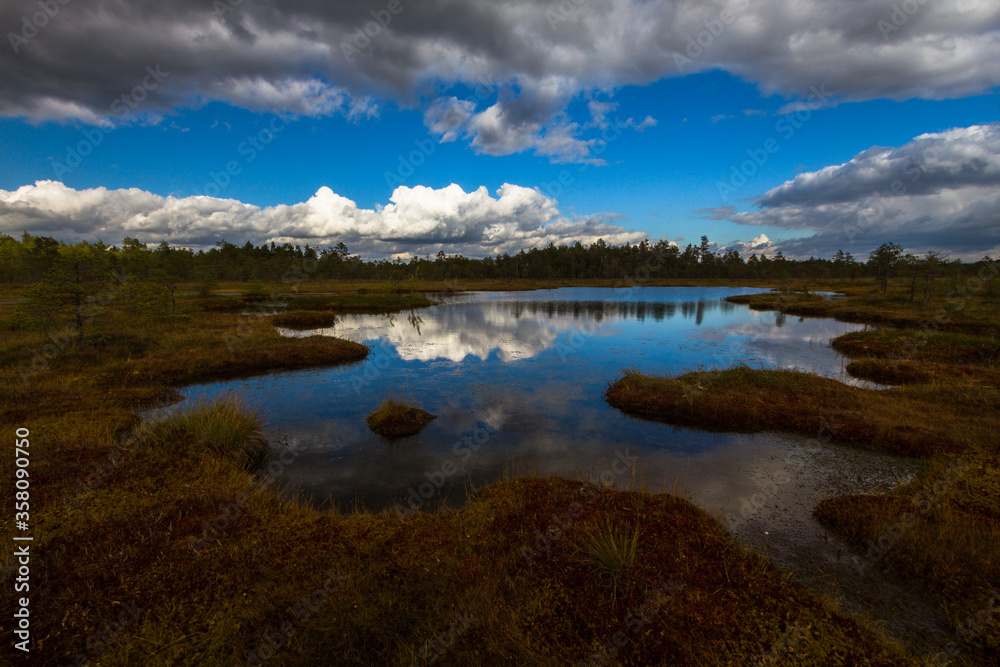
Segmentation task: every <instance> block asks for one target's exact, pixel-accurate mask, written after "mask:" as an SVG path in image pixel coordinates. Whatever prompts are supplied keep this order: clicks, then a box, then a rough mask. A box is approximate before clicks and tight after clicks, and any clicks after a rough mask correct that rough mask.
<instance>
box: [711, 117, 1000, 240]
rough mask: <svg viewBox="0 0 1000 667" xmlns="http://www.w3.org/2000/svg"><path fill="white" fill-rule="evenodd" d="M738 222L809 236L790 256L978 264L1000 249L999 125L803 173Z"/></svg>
mask: <svg viewBox="0 0 1000 667" xmlns="http://www.w3.org/2000/svg"><path fill="white" fill-rule="evenodd" d="M758 204H759V209H758V210H755V211H749V212H742V213H735V214H733V215H731V216H729V219H730V220H732V221H733V222H737V223H739V224H744V225H767V226H771V227H779V228H784V229H794V230H800V231H803V232H810V233H811V235H810V236H808V237H806V238H798V239H794V240H790V241H785V242H783V243H780V244H778V245H779V246H780V247H781V249H782V250H784V252H785V253H786V254H788V255H794V256H808V255H820V256H827V255H830V254H832V253H833V252H835V251H836V250H837V249H840V248H843V249H845V250H849V251H852V252H854V253H855V254H858V251H859V250H867V249H869V248H871V247H874V246H877V245H879V244H880V243H882V242H884V241H893V242H896V243H900V244H901V245H903V246H904V247H906V248H907V249H911V250H913V251H915V252H926V251H927V250H930V249H937V250H945V251H948V252H950V253H952V254H953V255H954V256H958V257H979V256H982V254H983V253H984V252H996V248H997V247H998V246H1000V214H998V211H1000V123H992V124H988V125H973V126H971V127H960V128H953V129H950V130H947V131H944V132H936V133H930V134H922V135H920V136H918V137H916V138H914V139H913V140H912V141H910V142H908V143H906V144H904V145H902V146H899V147H895V148H886V147H881V146H875V147H872V148H870V149H868V150H866V151H863V152H861V153H859V154H858V155H856V156H854V158H852V159H851V160H849V161H848V162H845V163H843V164H839V165H833V166H829V167H825V168H823V169H820V170H819V171H814V172H808V173H802V174H799V175H798V176H796V177H795V178H794V179H792V180H790V181H786V182H785V183H783V184H782V185H780V186H778V187H776V188H773V189H771V190H769V191H768V192H766V193H764V194H763V195H762V196H761V197H760V198H759V199H758Z"/></svg>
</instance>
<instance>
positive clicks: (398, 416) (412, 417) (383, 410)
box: [365, 396, 437, 439]
mask: <svg viewBox="0 0 1000 667" xmlns="http://www.w3.org/2000/svg"><path fill="white" fill-rule="evenodd" d="M436 418H437V415H432V414H431V413H429V412H427V411H425V410H421V409H420V408H418V407H415V406H412V405H407V404H406V403H404V402H403V401H401V400H399V399H397V398H393V397H392V396H389V397H387V398H385V399H383V401H382V402H381V403H379V406H378V407H377V408H376V409H375V410H373V411H372V412H370V413H369V414H368V416H367V417H366V418H365V421H366V422H367V423H368V428H370V429H371V430H372V431H374V432H375V433H377V434H379V435H381V436H382V437H385V438H391V439H394V438H404V437H406V436H410V435H416V434H417V433H420V431H422V430H423V428H424V427H425V426H427V424H429V423H431V421H433V420H434V419H436Z"/></svg>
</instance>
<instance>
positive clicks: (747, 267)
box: [0, 233, 997, 292]
mask: <svg viewBox="0 0 1000 667" xmlns="http://www.w3.org/2000/svg"><path fill="white" fill-rule="evenodd" d="M996 261H997V260H993V259H991V258H989V257H985V258H983V259H982V260H980V261H979V262H974V263H964V262H961V261H959V260H949V259H948V258H947V257H946V256H944V255H942V254H940V253H937V252H930V253H928V254H926V255H923V256H914V255H911V254H908V253H904V252H903V249H902V248H901V247H900V246H899V245H897V244H894V243H885V244H883V245H882V246H880V247H879V248H877V249H876V250H874V251H872V252H871V253H870V254H869V256H868V257H866V258H864V259H863V260H859V259H857V258H855V257H853V256H852V255H851V254H850V253H848V252H844V251H842V250H839V251H837V253H836V254H835V255H834V256H833V257H830V258H813V257H810V258H809V259H802V260H794V259H788V258H785V257H784V256H783V255H782V253H780V252H778V253H776V254H774V255H772V256H770V257H769V256H767V255H765V254H763V253H761V254H759V255H758V254H751V255H750V256H749V257H743V256H741V255H740V254H739V253H738V252H736V251H734V250H727V251H725V252H721V253H720V252H713V251H712V250H711V244H710V243H709V240H708V238H707V237H704V236H703V237H701V243H700V245H693V244H689V245H688V246H687V247H685V248H679V247H677V246H675V245H672V244H670V243H668V242H666V241H659V242H657V243H651V242H650V241H643V242H641V243H637V244H625V245H620V246H613V245H608V244H607V243H605V242H604V241H603V240H598V241H597V242H596V243H593V244H591V245H583V244H581V243H576V244H574V245H559V246H555V245H549V246H547V247H544V248H532V249H531V250H527V251H524V250H522V251H521V252H518V253H516V254H507V253H503V254H500V255H495V256H490V257H485V258H483V259H470V258H468V257H463V256H461V255H446V254H445V253H444V252H439V253H438V254H437V255H436V256H425V257H413V258H411V259H409V260H408V261H404V260H401V259H396V260H389V259H380V260H364V259H362V258H360V257H359V256H357V255H355V254H352V253H351V252H350V250H349V249H348V248H347V246H346V245H344V244H343V243H338V244H336V245H331V246H329V247H323V248H319V247H312V246H310V245H308V244H307V245H305V246H299V245H292V244H289V243H285V244H282V245H276V244H274V243H271V244H264V245H259V246H255V245H253V244H252V243H250V242H247V243H245V244H244V245H242V246H239V245H236V244H233V243H229V242H226V241H219V242H218V243H217V244H216V245H215V247H213V248H210V249H208V250H199V251H197V252H195V251H192V250H190V249H187V248H177V247H171V246H170V245H169V244H168V243H167V242H166V241H164V242H162V243H160V244H159V245H156V246H154V247H147V246H146V244H144V243H142V242H141V241H140V240H139V239H135V238H125V239H124V240H123V242H122V244H121V245H120V246H108V245H106V244H104V243H101V242H97V243H88V242H86V241H83V242H80V243H75V244H67V243H62V242H60V241H57V240H55V239H53V238H50V237H47V236H31V235H30V234H28V233H25V234H23V235H22V236H21V238H20V239H16V238H14V237H12V236H9V235H6V234H0V282H4V283H19V284H32V283H37V282H40V281H43V280H49V281H57V282H66V281H70V282H79V280H81V279H83V280H84V281H85V282H89V281H90V280H101V279H102V277H104V278H106V279H114V277H115V276H117V277H118V278H119V279H124V277H125V276H128V277H130V278H133V279H137V280H140V281H146V282H153V283H161V284H163V285H165V286H167V287H168V289H169V291H170V292H173V288H174V286H176V284H178V283H193V284H195V285H196V286H199V291H204V292H207V291H210V290H211V287H212V285H213V284H215V283H217V282H222V281H238V282H247V281H260V282H266V283H277V282H281V281H286V282H287V281H289V280H295V281H302V280H311V279H316V280H331V279H333V280H338V279H339V280H381V281H393V282H399V283H404V282H409V283H410V284H411V285H412V284H413V283H415V282H416V281H419V280H443V281H459V280H476V279H493V280H510V279H528V280H537V279H553V278H554V279H568V280H574V279H580V280H583V279H605V280H614V281H619V282H621V283H623V284H633V283H634V284H641V283H642V282H644V281H647V280H651V279H652V280H658V279H677V278H682V279H684V278H714V279H763V280H795V281H799V282H801V281H813V282H815V281H818V280H824V279H845V280H857V279H860V278H874V279H876V280H877V281H878V282H879V283H880V284H881V285H882V286H883V288H884V286H885V282H886V281H887V280H888V279H889V277H890V276H892V277H902V276H905V277H909V278H910V279H911V281H912V287H913V289H914V290H917V289H918V287H920V286H921V285H922V284H924V283H927V284H929V283H930V282H932V281H933V280H934V279H935V278H937V277H948V278H954V279H955V280H958V279H959V278H960V277H961V276H962V274H963V273H966V272H969V271H974V270H976V268H977V267H979V268H981V265H983V264H987V265H989V267H990V269H991V272H992V271H993V269H995V266H996V265H995V262H996Z"/></svg>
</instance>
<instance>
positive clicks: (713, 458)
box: [184, 287, 910, 516]
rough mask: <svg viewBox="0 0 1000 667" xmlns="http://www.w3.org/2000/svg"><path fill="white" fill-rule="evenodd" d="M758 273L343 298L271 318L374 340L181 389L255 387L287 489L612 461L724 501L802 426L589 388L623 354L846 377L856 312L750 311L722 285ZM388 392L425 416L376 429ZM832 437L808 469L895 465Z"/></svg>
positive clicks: (846, 471)
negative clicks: (683, 410) (618, 402)
mask: <svg viewBox="0 0 1000 667" xmlns="http://www.w3.org/2000/svg"><path fill="white" fill-rule="evenodd" d="M757 291H760V290H756V289H734V288H683V287H646V288H628V289H601V288H566V289H558V290H539V291H533V292H479V293H463V294H458V295H452V296H448V295H439V296H438V297H437V298H439V299H440V300H441V302H440V303H439V305H437V306H434V307H432V308H427V309H422V310H418V311H413V312H410V313H402V314H395V315H346V316H343V317H341V318H340V319H339V321H338V322H337V323H336V324H335V326H333V327H331V328H329V329H323V330H319V331H306V332H302V331H291V330H283V333H284V334H285V335H290V336H303V335H315V334H316V333H320V334H323V335H334V336H340V337H343V338H348V339H351V340H356V341H359V342H364V343H366V344H367V345H369V346H370V347H371V348H372V353H371V354H370V355H369V357H368V359H366V360H365V361H364V362H361V363H358V364H352V365H349V366H342V367H337V368H322V369H309V370H302V371H293V372H285V373H276V374H270V375H263V376H257V377H253V378H247V379H238V380H232V381H227V382H216V383H211V384H204V385H197V386H192V387H188V388H187V389H185V390H184V394H185V395H187V396H188V397H191V398H211V397H214V396H216V395H218V394H221V393H223V392H228V391H235V392H238V393H240V394H241V395H242V396H244V397H246V398H249V399H250V400H251V401H252V402H254V403H256V404H258V405H260V406H261V408H263V410H264V412H265V413H266V415H267V420H268V424H269V428H270V429H271V435H272V438H273V439H274V440H277V439H278V438H279V437H281V436H287V437H288V438H290V439H292V440H293V441H295V442H296V443H297V449H296V455H295V459H294V461H292V462H291V464H290V465H287V466H284V467H283V472H282V477H281V481H282V484H283V487H284V490H285V492H287V493H289V494H294V495H298V496H299V497H303V498H306V499H308V500H310V501H312V502H314V503H315V504H317V505H320V506H330V505H333V506H337V507H339V508H341V509H352V508H355V507H364V508H367V509H369V510H379V509H383V508H388V507H396V508H397V509H401V510H403V511H408V510H410V509H412V508H414V507H420V508H422V509H428V508H432V507H436V506H438V505H440V504H441V503H442V502H445V501H446V502H448V503H450V504H452V505H460V504H462V502H463V501H464V499H465V495H466V490H467V487H468V485H469V484H470V483H471V484H472V485H473V486H474V487H480V486H483V485H485V484H488V483H490V482H493V481H497V480H498V479H502V478H503V477H504V475H505V474H511V473H516V474H558V475H563V476H568V477H574V478H586V479H592V480H600V479H601V476H602V475H606V474H611V475H612V478H611V479H608V478H607V477H605V480H604V481H606V482H609V483H613V484H614V485H615V486H617V487H619V488H623V487H625V486H628V485H630V484H631V485H635V484H638V483H642V484H643V485H644V486H645V488H647V489H648V490H650V491H661V490H673V491H675V492H682V493H685V494H687V495H688V496H690V497H692V498H693V499H695V500H696V501H697V502H699V503H700V504H701V505H702V506H703V507H705V508H706V509H708V510H709V511H711V512H713V513H715V514H717V515H719V516H722V515H723V514H724V513H725V512H727V511H731V510H732V507H734V506H736V505H737V504H738V503H739V502H740V500H741V499H743V498H745V497H747V496H749V495H752V494H753V493H755V492H756V488H757V486H756V485H757V482H755V481H754V480H755V474H756V473H754V472H753V471H756V470H762V469H764V468H765V467H766V465H767V463H766V462H767V461H770V460H772V459H774V458H775V457H777V458H779V459H780V458H782V457H784V456H787V455H788V453H789V452H793V451H801V452H804V451H807V449H808V447H806V445H805V443H808V439H807V438H801V437H798V436H789V435H778V434H759V435H746V434H725V433H709V432H704V431H700V430H695V429H685V428H674V427H671V426H667V425H664V424H659V423H651V422H647V421H643V420H636V419H632V418H629V417H627V416H625V415H623V414H622V413H620V412H619V411H617V410H615V409H613V408H611V407H609V406H608V405H607V404H606V403H605V402H604V400H603V398H602V392H603V390H604V389H605V388H606V386H607V385H608V383H609V382H611V381H614V380H615V379H617V378H618V377H620V376H621V373H622V370H623V369H625V368H629V367H635V368H640V369H642V370H644V371H648V372H656V373H664V372H668V373H681V372H684V371H687V370H694V369H697V368H701V367H704V368H713V367H726V366H730V365H732V364H734V363H748V364H750V365H751V366H756V367H762V368H795V369H800V370H806V371H812V372H815V373H819V374H821V375H825V376H829V377H835V378H838V379H841V380H843V381H851V379H850V378H849V377H847V376H846V374H845V373H844V371H843V366H844V359H843V358H842V357H841V356H840V355H838V354H837V353H836V352H835V351H834V350H833V349H832V348H831V347H830V346H829V344H828V342H829V340H830V339H831V338H833V337H835V336H838V335H840V334H843V333H846V332H849V331H856V330H859V329H860V328H862V327H861V326H860V325H855V324H846V323H840V322H835V321H833V320H827V319H802V318H797V317H785V316H781V315H777V314H775V313H761V312H756V311H751V310H749V309H748V308H746V307H745V306H740V305H734V304H730V303H727V302H725V301H724V300H723V297H725V296H728V295H731V294H746V293H753V292H757ZM390 393H391V394H393V395H397V396H399V395H401V396H403V397H405V398H407V399H409V400H411V401H414V402H416V403H418V404H419V405H420V406H421V407H423V408H424V409H425V410H428V411H430V412H431V413H433V414H436V415H437V416H438V417H437V419H436V420H434V421H433V422H431V423H430V425H429V426H428V427H427V428H426V429H425V430H424V431H423V432H422V433H420V434H419V435H417V436H414V437H411V438H405V439H403V440H399V441H396V442H394V443H389V442H387V441H385V440H383V439H382V438H380V437H379V436H376V435H375V434H373V433H371V432H370V431H369V430H368V428H367V425H366V424H365V421H364V417H365V415H366V414H367V413H368V412H369V411H371V410H372V409H374V408H375V407H376V406H377V405H378V403H379V401H380V400H381V399H382V398H384V397H385V396H387V395H389V394H390ZM834 449H835V450H837V451H841V450H842V452H843V454H842V455H841V456H839V457H835V458H836V460H831V461H826V462H825V463H823V464H819V463H817V464H815V465H813V464H810V465H811V466H812V467H815V468H816V469H817V470H816V472H815V473H814V474H816V475H826V476H827V477H830V476H837V475H848V476H852V475H853V476H852V477H851V478H852V479H854V478H856V477H857V475H858V474H861V475H862V476H864V477H865V478H868V477H869V476H871V477H872V478H873V479H878V480H882V481H883V482H884V483H883V484H882V486H887V485H889V486H891V484H892V483H893V480H895V479H896V478H897V477H899V476H901V475H904V474H906V473H907V472H910V471H909V469H908V468H907V466H906V465H905V464H903V463H902V462H901V461H899V460H898V459H895V458H892V457H886V456H882V455H876V454H872V453H861V452H857V451H855V450H853V449H849V448H836V447H835V448H834ZM275 455H276V456H277V453H276V454H275ZM814 458H815V457H814ZM616 459H619V460H626V459H627V460H628V462H629V471H628V473H627V474H617V472H616V470H620V469H621V468H622V466H623V464H618V465H617V467H615V466H614V462H615V460H616ZM287 460H288V453H287V452H286V453H285V461H286V462H287ZM855 468H856V469H857V470H854V469H855ZM609 470H610V471H611V472H610V473H608V471H609ZM785 495H787V494H779V496H780V497H784V496H785ZM810 509H811V506H810Z"/></svg>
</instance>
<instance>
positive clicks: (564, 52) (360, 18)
mask: <svg viewBox="0 0 1000 667" xmlns="http://www.w3.org/2000/svg"><path fill="white" fill-rule="evenodd" d="M41 1H42V2H44V3H46V6H49V7H55V8H56V10H57V11H55V12H54V15H53V16H51V17H48V16H46V15H45V12H44V11H43V9H42V8H41V7H42V5H40V4H39V0H31V1H29V0H14V1H13V2H10V1H9V2H5V3H3V4H2V6H0V30H2V31H3V34H4V35H5V37H6V38H5V42H6V43H5V44H2V45H0V47H2V48H0V114H4V115H15V116H24V117H28V118H30V119H32V120H36V121H37V120H45V119H66V118H79V119H82V120H84V121H85V122H90V123H98V122H101V120H102V119H104V118H108V117H111V118H114V117H115V115H114V113H113V112H112V111H111V109H110V105H111V103H112V102H113V101H114V100H115V99H116V98H120V97H121V95H123V94H127V93H128V91H130V90H132V89H133V87H135V86H136V85H138V84H139V83H140V82H141V80H142V77H143V76H144V71H145V68H146V67H147V66H156V65H159V66H160V67H161V68H162V69H163V70H164V71H166V72H169V77H168V79H167V80H166V81H165V82H164V84H163V85H162V86H159V87H158V88H156V89H155V90H153V91H150V92H149V94H148V99H146V100H144V102H143V104H142V105H141V109H142V110H143V111H144V112H145V113H146V114H150V113H152V114H155V113H166V112H169V111H170V110H172V109H176V108H179V107H184V106H188V105H199V104H202V103H204V102H206V101H209V100H221V101H224V102H228V103H230V104H234V105H236V106H240V107H245V108H250V109H256V110H261V111H273V112H277V111H291V112H295V113H302V114H309V115H327V114H334V113H344V114H361V115H365V114H370V113H373V112H374V111H375V107H374V106H373V104H372V101H371V100H372V99H377V100H393V101H394V102H402V103H403V104H407V105H413V106H417V107H421V108H426V107H427V106H428V105H429V104H431V103H432V102H433V101H434V99H436V98H437V96H438V93H437V92H436V91H440V90H441V89H448V88H449V87H450V86H452V85H454V84H458V83H461V84H465V85H468V86H471V87H477V86H478V87H482V86H484V85H485V88H486V89H487V90H488V92H489V93H490V94H489V95H487V96H482V97H478V98H477V99H475V100H473V101H474V102H475V105H474V108H473V110H472V111H471V112H470V113H468V114H467V115H466V117H465V118H464V119H458V118H457V117H456V116H455V115H454V114H453V115H451V116H448V117H447V118H448V119H450V120H451V121H457V124H453V125H449V126H446V127H445V129H444V131H443V132H441V134H442V136H451V137H457V136H463V137H465V138H466V139H467V140H469V141H470V142H471V144H472V145H473V146H474V147H475V148H476V149H477V150H479V151H481V152H484V153H490V154H507V153H511V152H518V151H523V150H534V151H536V152H538V153H539V154H541V155H546V156H548V157H550V158H551V159H552V160H553V161H583V160H588V159H590V158H589V156H590V154H591V153H590V151H591V149H592V147H593V146H594V143H595V142H594V140H592V139H585V138H582V137H583V136H585V129H586V128H585V127H584V126H582V125H578V124H576V123H574V122H572V121H570V120H569V119H567V118H565V116H564V115H563V112H564V111H565V108H566V106H567V104H568V102H569V101H570V100H571V99H572V98H573V97H575V96H578V95H581V94H582V95H589V94H591V93H592V92H593V91H594V90H597V89H612V88H615V87H618V86H622V85H627V84H644V83H648V82H650V81H654V80H658V79H660V78H663V77H668V76H676V75H680V74H686V73H691V72H695V71H706V70H710V69H713V68H722V69H725V70H727V71H729V72H731V73H733V74H736V75H738V76H740V77H743V78H745V79H746V80H748V81H752V82H755V83H756V84H757V85H758V86H759V87H760V88H761V89H763V90H764V91H766V92H775V93H781V94H783V95H785V96H787V97H789V98H796V97H799V96H808V94H809V88H810V86H813V85H818V84H823V85H825V87H826V89H828V90H830V91H831V92H832V93H833V94H834V95H835V96H836V99H837V100H839V101H844V100H862V99H871V98H876V97H891V98H895V99H902V98H908V97H925V98H932V99H937V98H942V97H949V96H959V95H967V94H972V93H977V92H982V91H985V90H990V89H993V88H995V87H996V86H997V84H998V82H1000V39H997V37H998V33H1000V7H996V6H993V4H994V3H986V2H983V3H978V4H976V3H961V5H959V4H955V3H943V2H933V3H932V2H930V1H929V0H906V1H905V2H900V3H896V5H892V4H887V3H885V2H876V1H875V0H860V1H856V2H850V3H840V2H820V1H818V0H812V1H809V0H773V1H771V2H766V3H764V2H751V1H750V0H711V1H705V0H678V1H675V2H666V1H653V0H644V1H639V0H631V1H629V0H561V2H556V1H551V2H542V1H534V2H533V1H530V0H522V1H518V2H513V1H509V2H497V1H495V0H381V1H366V2H351V3H342V2H321V1H319V0H292V1H290V2H281V3H277V2H265V1H261V0H243V1H242V2H237V0H230V1H231V2H232V3H233V4H232V5H230V4H227V3H225V2H223V1H222V0H218V1H217V2H214V3H213V2H210V1H209V0H178V1H172V2H160V1H158V0H88V1H86V2H85V1H84V0H69V1H68V3H67V4H65V5H60V4H59V0H41ZM38 12H42V15H43V16H44V21H42V19H39V20H37V21H35V17H36V15H38ZM25 21H27V22H28V23H27V24H26V23H25ZM42 22H44V25H41V26H40V27H36V26H35V23H42ZM26 26H28V27H26ZM366 29H367V30H368V32H369V33H370V34H371V35H372V36H369V35H366V34H365V32H364V31H365V30H366ZM22 33H23V34H24V35H26V34H28V33H31V34H32V36H31V37H30V39H25V37H24V36H23V34H22ZM35 33H37V34H35ZM15 51H16V52H15ZM431 120H432V121H433V120H435V118H434V117H433V116H432V118H431ZM651 120H652V119H651ZM431 129H432V130H435V127H434V126H432V128H431ZM435 131H437V130H435ZM449 132H450V133H451V134H450V135H448V133H449Z"/></svg>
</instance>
